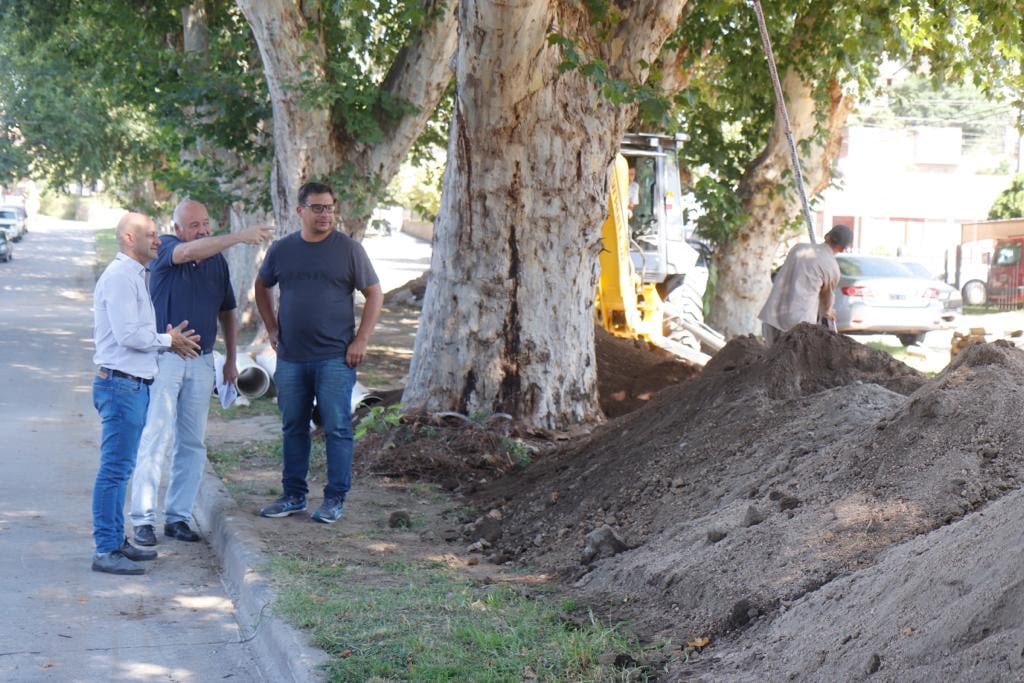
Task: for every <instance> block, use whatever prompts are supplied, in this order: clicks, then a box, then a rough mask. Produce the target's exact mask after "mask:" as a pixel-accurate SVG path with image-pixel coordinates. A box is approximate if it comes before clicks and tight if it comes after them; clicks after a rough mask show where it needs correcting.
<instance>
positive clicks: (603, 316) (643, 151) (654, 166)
mask: <svg viewBox="0 0 1024 683" xmlns="http://www.w3.org/2000/svg"><path fill="white" fill-rule="evenodd" d="M678 144H679V140H677V139H676V138H674V137H670V136H665V135H652V134H640V133H633V134H628V135H627V136H626V138H625V139H624V140H623V142H622V145H621V146H620V152H619V154H616V155H615V159H614V160H613V161H612V164H611V166H610V167H609V171H608V217H607V219H606V220H605V222H604V224H603V226H602V233H601V235H602V241H603V246H604V249H603V250H602V251H601V254H600V265H601V276H600V279H599V280H598V287H597V296H596V305H595V306H596V315H597V320H598V322H599V324H600V325H601V326H602V327H604V329H606V330H607V331H608V332H610V333H611V334H613V335H615V336H618V337H623V338H626V339H637V340H641V341H645V342H648V343H650V344H653V345H655V346H658V347H661V348H663V349H666V350H668V351H670V352H672V353H674V354H676V355H678V356H680V357H682V358H684V359H686V360H688V361H690V362H692V363H695V364H697V365H701V366H703V365H704V364H705V363H706V362H707V361H708V359H709V358H710V355H709V354H711V353H714V352H716V351H718V350H719V349H720V348H722V346H723V345H724V344H725V340H724V339H723V338H722V336H721V335H720V334H718V333H717V332H715V330H713V329H711V328H710V327H708V326H707V325H705V324H704V317H703V312H702V303H701V301H702V297H703V294H704V288H705V286H706V284H707V271H706V269H702V268H701V267H699V266H698V261H699V260H700V259H701V258H702V257H705V258H706V255H702V254H701V253H700V252H699V251H698V250H697V249H695V248H694V246H693V245H691V244H690V243H689V242H688V241H687V239H686V234H685V233H686V230H685V221H684V218H683V210H682V206H681V203H680V202H681V200H682V196H681V191H680V182H679V167H678V164H677V161H676V159H677V151H678ZM631 172H632V173H631ZM631 175H632V176H633V180H632V181H631V180H630V176H631ZM631 185H632V187H631Z"/></svg>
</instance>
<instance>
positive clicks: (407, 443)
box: [353, 416, 540, 493]
mask: <svg viewBox="0 0 1024 683" xmlns="http://www.w3.org/2000/svg"><path fill="white" fill-rule="evenodd" d="M505 426H507V425H506V424H503V421H491V422H482V423H479V424H478V423H476V422H474V421H472V420H468V419H465V418H455V417H454V416H452V417H449V418H440V419H434V420H430V419H416V420H410V419H408V418H406V419H404V421H403V423H402V424H401V425H399V426H398V427H396V428H394V429H390V430H388V431H387V432H384V433H378V434H373V433H371V434H367V435H366V436H365V437H364V438H363V439H361V440H360V442H359V446H358V448H357V449H356V458H355V460H354V462H353V466H354V467H355V469H356V471H357V472H362V473H367V474H372V475H375V476H379V477H388V478H391V479H399V480H411V481H426V482H433V483H436V484H440V485H441V487H442V488H444V489H445V490H448V491H455V492H458V493H474V492H475V491H476V490H477V489H478V488H480V486H481V485H483V484H486V483H488V482H489V481H491V480H493V479H497V478H499V477H503V476H505V475H506V474H508V473H510V472H514V471H517V470H519V469H521V468H523V467H525V466H526V465H528V464H529V463H530V462H531V461H532V459H533V457H535V455H536V453H538V452H539V451H540V447H538V446H534V445H532V444H526V443H524V442H522V441H520V440H517V439H512V438H511V437H509V436H508V435H507V429H505V428H504V427H505Z"/></svg>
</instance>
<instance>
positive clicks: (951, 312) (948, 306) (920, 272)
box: [900, 259, 964, 325]
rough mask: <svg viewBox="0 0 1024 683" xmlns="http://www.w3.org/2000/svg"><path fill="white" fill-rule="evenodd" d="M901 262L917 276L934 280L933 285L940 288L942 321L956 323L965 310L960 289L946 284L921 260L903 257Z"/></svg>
mask: <svg viewBox="0 0 1024 683" xmlns="http://www.w3.org/2000/svg"><path fill="white" fill-rule="evenodd" d="M900 264H901V265H902V266H903V267H904V268H906V269H907V270H909V271H910V272H911V273H912V274H913V275H915V276H916V277H919V278H923V279H925V280H931V281H932V284H933V286H935V287H937V288H938V290H939V301H941V302H942V321H943V322H945V323H947V325H948V324H952V323H955V322H956V320H957V318H959V317H960V315H961V314H962V313H963V311H964V298H963V296H962V295H961V294H960V290H959V289H957V288H956V287H953V286H952V285H949V284H946V282H945V281H943V279H942V278H941V277H939V276H938V275H936V274H935V273H933V272H931V271H930V270H928V267H927V266H925V265H924V264H923V263H921V262H919V261H908V260H905V259H903V260H900Z"/></svg>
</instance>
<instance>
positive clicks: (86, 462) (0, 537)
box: [0, 220, 281, 682]
mask: <svg viewBox="0 0 1024 683" xmlns="http://www.w3.org/2000/svg"><path fill="white" fill-rule="evenodd" d="M92 245H93V231H92V230H91V229H87V228H84V227H83V226H82V225H81V224H75V223H70V222H63V221H56V220H40V221H37V222H36V223H35V224H34V225H33V228H32V232H30V233H29V234H28V235H27V236H26V238H25V239H24V240H23V241H22V242H21V243H19V249H18V254H17V257H16V258H15V260H14V261H13V262H12V263H9V264H3V266H4V267H3V268H0V292H3V296H2V297H0V320H2V321H3V327H2V333H0V355H2V357H3V359H4V363H3V364H2V365H0V387H3V390H2V393H0V427H2V431H3V437H2V438H3V447H2V452H3V457H2V458H0V612H2V613H3V614H4V619H3V620H2V621H0V680H7V681H90V682H91V681H114V680H116V681H154V680H160V681H180V682H186V681H216V680H222V679H223V680H227V679H230V680H234V681H263V680H268V679H267V678H265V677H264V675H263V673H262V672H261V669H260V667H259V666H258V665H257V663H256V662H257V661H258V658H259V656H260V654H261V653H260V652H259V650H258V648H255V647H253V645H252V644H251V643H250V642H248V641H249V639H250V638H251V637H252V633H251V631H250V630H246V629H243V628H240V627H239V623H238V621H237V614H236V611H235V606H234V604H233V603H232V600H231V596H230V594H229V593H228V592H227V591H226V590H225V588H224V586H223V585H222V583H221V578H220V574H219V566H218V565H219V563H218V561H217V558H216V557H215V556H214V554H213V552H212V551H211V548H210V546H209V545H207V544H206V543H197V544H190V543H181V542H177V541H168V540H166V539H163V538H162V537H161V538H160V544H159V545H158V546H157V550H158V551H159V552H160V557H159V558H158V559H157V560H156V561H155V562H152V563H149V568H150V569H149V573H147V574H146V575H144V576H136V577H119V576H111V575H107V574H99V573H96V572H93V571H91V570H90V561H91V555H92V552H93V545H92V538H91V513H90V509H91V491H92V483H93V478H94V476H95V472H96V465H97V458H98V456H97V441H98V436H99V420H98V418H97V416H96V412H95V410H94V409H93V407H92V404H91V376H92V371H93V367H92V359H91V353H92V341H91V337H92V313H91V293H92V277H93V275H92V258H91V255H92V253H93V246H92ZM204 533H206V530H205V529H204ZM257 636H258V633H257ZM270 680H281V679H280V678H277V677H274V678H272V679H270Z"/></svg>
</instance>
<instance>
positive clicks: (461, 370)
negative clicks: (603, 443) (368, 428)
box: [403, 0, 684, 429]
mask: <svg viewBox="0 0 1024 683" xmlns="http://www.w3.org/2000/svg"><path fill="white" fill-rule="evenodd" d="M683 5H684V0H676V1H672V2H669V1H660V2H659V1H655V0H651V1H649V2H638V3H634V4H633V5H632V6H631V7H630V8H629V9H628V10H625V11H624V16H623V19H622V21H620V22H619V23H618V24H617V25H616V26H615V27H614V28H613V29H612V33H611V36H610V37H599V36H598V35H597V33H596V28H595V27H594V26H593V25H591V23H590V21H589V18H588V16H587V15H586V14H585V13H584V10H583V5H582V4H581V3H577V2H572V1H569V0H565V1H562V2H547V1H545V0H528V1H522V2H515V3H499V2H481V1H477V2H474V1H471V0H462V3H461V5H460V8H459V43H458V50H457V53H456V88H457V92H456V102H455V108H454V113H453V119H454V120H453V124H452V130H451V134H450V137H449V147H448V165H447V167H446V170H445V177H444V185H443V194H442V202H441V211H440V215H439V217H438V220H437V222H436V226H435V238H434V253H433V259H432V262H431V281H430V286H429V287H428V288H427V293H426V298H425V300H424V305H423V313H422V316H421V319H420V328H419V332H418V334H417V337H416V348H415V352H414V354H413V361H412V366H411V368H410V372H409V383H408V385H407V387H406V391H405V395H404V396H403V403H404V404H405V406H406V407H407V409H409V410H410V411H428V412H433V411H442V410H457V411H459V412H462V413H465V414H473V413H486V414H490V413H495V412H504V413H509V414H510V415H512V416H513V417H514V418H515V419H516V420H517V421H518V422H520V423H521V424H523V425H526V426H530V427H540V428H550V429H560V428H564V427H566V426H568V425H571V424H577V423H587V422H596V421H599V420H600V419H601V413H600V410H599V408H598V404H597V392H596V372H595V362H594V344H593V341H594V339H593V334H594V333H593V329H594V312H593V296H594V288H595V286H596V275H597V254H598V252H599V251H600V249H601V244H600V225H601V222H602V221H603V219H604V216H605V214H606V206H605V202H606V192H605V178H606V173H607V168H608V164H609V162H610V161H611V159H612V157H613V155H614V154H615V152H616V150H617V148H618V144H619V140H620V138H621V136H622V134H623V132H624V130H625V127H626V124H627V122H628V121H630V120H631V119H632V117H633V115H634V114H635V109H634V108H633V107H628V106H626V107H620V106H615V105H612V104H611V103H609V102H608V101H607V100H605V99H604V98H603V97H602V95H601V94H600V93H599V92H598V88H597V86H596V85H595V83H594V81H593V80H592V79H589V78H587V77H585V76H583V75H581V74H580V73H579V72H577V71H570V72H566V73H561V72H560V70H559V65H560V63H561V61H562V55H561V52H560V50H559V49H558V48H557V47H555V46H551V45H549V44H548V43H547V37H548V34H549V32H550V31H552V30H554V31H557V32H559V33H561V34H562V35H565V36H568V37H572V38H574V39H576V40H577V42H578V44H579V45H580V46H581V48H582V49H583V50H585V51H586V52H587V53H589V54H591V55H596V56H598V57H600V58H601V59H603V60H604V61H605V63H606V64H608V65H609V68H610V73H611V75H612V76H614V77H617V78H627V79H630V80H631V81H633V82H642V81H643V80H644V79H645V78H646V76H647V73H646V70H645V69H643V68H642V67H641V66H640V64H641V63H642V62H646V63H652V62H653V61H654V60H655V58H656V57H657V55H658V52H659V50H660V48H661V45H662V44H663V42H664V40H665V39H666V37H667V36H668V35H669V33H670V32H671V31H672V30H673V29H674V28H675V26H676V24H677V21H678V18H679V13H680V11H681V9H682V7H683Z"/></svg>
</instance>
